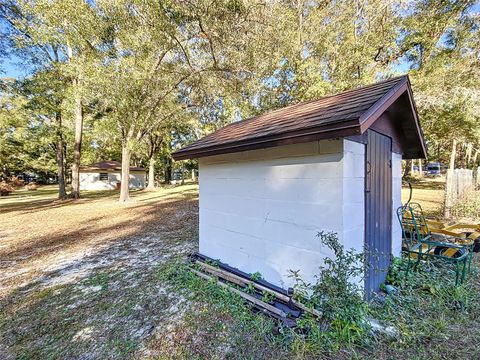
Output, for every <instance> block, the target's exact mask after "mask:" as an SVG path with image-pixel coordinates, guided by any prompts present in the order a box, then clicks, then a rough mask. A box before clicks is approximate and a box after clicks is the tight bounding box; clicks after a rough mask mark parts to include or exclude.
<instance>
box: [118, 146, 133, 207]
mask: <svg viewBox="0 0 480 360" xmlns="http://www.w3.org/2000/svg"><path fill="white" fill-rule="evenodd" d="M131 155H132V154H131V150H130V148H129V141H127V140H125V141H123V142H122V178H121V181H122V183H121V185H120V200H119V201H120V202H122V203H125V202H128V201H129V200H130V192H129V188H128V184H129V180H130V156H131Z"/></svg>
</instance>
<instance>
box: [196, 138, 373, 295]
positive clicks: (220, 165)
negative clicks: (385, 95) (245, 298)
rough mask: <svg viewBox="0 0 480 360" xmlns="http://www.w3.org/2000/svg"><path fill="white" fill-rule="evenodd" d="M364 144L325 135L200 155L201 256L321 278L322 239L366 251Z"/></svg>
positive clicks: (269, 274) (273, 275)
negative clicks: (328, 235) (334, 236)
mask: <svg viewBox="0 0 480 360" xmlns="http://www.w3.org/2000/svg"><path fill="white" fill-rule="evenodd" d="M364 156H365V146H364V145H362V144H359V143H355V142H351V141H348V140H322V141H316V142H310V143H304V144H295V145H288V146H281V147H276V148H269V149H263V150H254V151H247V152H240V153H234V154H226V155H218V156H211V157H206V158H201V159H200V160H199V170H200V171H199V184H200V245H199V248H200V249H199V250H200V252H201V253H202V254H204V255H207V256H209V257H212V258H215V259H220V260H221V261H222V262H225V263H228V264H229V265H231V266H234V267H236V268H239V269H241V270H243V271H245V272H248V273H253V272H256V271H258V272H260V273H261V274H262V276H263V277H264V278H265V279H267V280H268V281H270V282H272V283H274V284H276V285H279V286H282V287H284V288H287V287H289V286H292V285H293V282H292V279H290V278H289V277H288V275H289V271H288V270H290V269H292V270H300V274H301V275H302V277H303V278H304V279H305V280H306V281H315V279H314V276H315V275H317V274H318V268H319V266H320V265H321V264H322V260H323V258H324V257H325V256H331V254H330V252H329V250H328V249H326V248H325V247H323V246H322V245H321V243H320V241H319V239H318V238H317V237H316V234H317V232H318V231H320V230H325V231H334V232H337V233H338V236H339V239H340V241H342V242H344V243H345V245H346V246H347V247H355V248H357V249H358V250H359V251H361V249H362V247H363V241H364V239H363V236H364V192H363V189H364V162H365V161H364Z"/></svg>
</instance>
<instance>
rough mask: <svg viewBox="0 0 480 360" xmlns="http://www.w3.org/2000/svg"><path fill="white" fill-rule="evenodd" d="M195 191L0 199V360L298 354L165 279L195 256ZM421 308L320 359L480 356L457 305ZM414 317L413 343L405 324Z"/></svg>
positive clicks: (431, 201) (21, 194) (438, 201)
mask: <svg viewBox="0 0 480 360" xmlns="http://www.w3.org/2000/svg"><path fill="white" fill-rule="evenodd" d="M197 192H198V187H197V186H196V185H184V186H178V187H173V188H167V189H158V190H156V191H151V192H150V191H136V192H133V193H132V201H131V202H130V203H128V204H126V205H121V204H119V203H118V202H117V198H118V193H117V192H115V191H106V192H105V191H104V192H84V193H83V194H82V195H83V198H82V199H80V200H76V201H74V200H65V201H59V200H56V188H55V187H54V186H44V187H40V188H39V189H38V190H37V191H17V192H15V193H13V194H12V195H10V196H8V197H2V198H0V359H1V360H4V359H8V360H9V359H126V358H129V359H131V358H138V359H140V358H142V359H143V358H160V359H164V358H166V359H170V358H179V359H183V358H197V359H204V358H205V359H212V358H238V359H245V358H251V359H256V358H267V357H269V358H275V359H276V358H306V357H308V356H309V355H308V354H309V352H308V349H303V348H302V349H300V348H299V347H295V344H293V347H292V346H290V347H289V348H287V347H286V345H285V343H284V342H281V341H279V340H278V338H277V337H275V335H274V334H273V333H272V331H271V330H270V327H271V322H269V320H264V318H265V317H263V316H260V315H259V317H260V320H258V321H254V322H252V321H250V320H248V319H250V318H249V317H248V316H247V315H245V314H246V313H244V312H242V311H241V310H240V311H237V312H238V313H239V314H243V315H242V316H243V317H242V316H241V317H238V316H234V315H232V313H231V311H230V310H228V311H227V310H225V308H221V307H218V306H217V305H215V303H209V302H206V301H204V300H202V299H204V298H205V297H208V296H211V293H210V290H209V288H208V287H206V288H202V289H201V290H200V291H199V292H197V293H193V295H192V294H191V293H188V292H185V291H182V290H181V288H182V286H183V285H184V284H182V282H180V283H178V284H176V285H175V286H172V285H171V284H167V283H168V281H169V280H170V279H169V276H170V275H169V274H174V273H175V269H173V272H172V264H175V259H177V258H184V257H185V255H186V254H187V253H189V252H192V251H195V250H196V249H197V241H198V234H197V229H198V193H197ZM403 197H404V199H405V197H408V195H407V194H406V193H405V191H404V194H403ZM442 199H443V187H442V183H441V182H439V181H436V182H420V183H418V184H415V186H414V193H413V200H415V201H419V202H421V203H422V205H423V206H424V208H425V210H426V211H427V212H429V213H431V214H436V213H439V211H440V209H441V206H442ZM173 266H174V265H173ZM165 269H168V272H167V271H166V270H165ZM474 283H475V284H476V285H475V286H478V281H477V280H474ZM429 291H433V290H431V288H428V289H427V293H428V294H429ZM479 293H480V292H479ZM412 299H413V298H412ZM412 299H411V300H412ZM414 300H415V299H413V300H412V301H414ZM235 304H237V303H235ZM435 304H436V303H435ZM237 305H238V304H237ZM414 305H416V304H414ZM421 305H422V306H423V307H421V309H422V310H417V309H416V308H415V306H413V307H412V304H408V306H407V305H406V306H405V310H404V314H403V315H402V318H401V319H400V320H401V321H403V322H402V324H405V325H402V326H405V329H404V328H402V331H403V330H405V332H407V333H409V336H410V337H412V336H413V338H414V340H410V341H409V342H403V341H398V342H394V343H390V342H386V341H383V340H382V341H379V342H378V344H377V345H373V344H370V345H365V348H363V347H355V348H354V349H351V348H347V349H338V351H337V353H335V355H334V356H332V355H331V353H328V354H325V357H333V358H342V359H348V358H352V357H354V358H371V359H394V358H402V359H410V358H425V359H427V358H428V359H430V358H432V359H435V358H449V359H450V358H454V357H455V355H456V354H469V355H470V357H471V358H476V355H479V351H478V350H477V348H476V345H475V344H476V340H477V338H478V336H480V327H479V326H478V321H479V320H480V319H479V317H480V314H479V312H478V311H477V312H474V313H468V314H465V313H462V312H459V315H458V318H457V317H456V315H455V314H456V312H455V309H453V310H452V309H451V308H448V309H446V310H445V311H444V310H442V309H441V308H440V309H439V310H438V311H440V312H439V313H438V314H436V312H434V313H433V314H432V313H426V312H425V306H428V305H429V304H428V301H427V302H426V304H425V303H424V304H421ZM392 306H394V305H392ZM435 306H437V305H435ZM435 309H436V308H435ZM435 309H434V311H437V310H435ZM237 310H238V309H237ZM447 310H448V311H447ZM432 311H433V310H432ZM442 311H443V312H442ZM452 311H453V312H452ZM452 314H453V315H452ZM383 316H385V317H386V318H388V316H390V315H389V314H384V315H383ZM422 316H424V317H426V320H425V321H423V322H422V321H419V322H418V324H419V325H418V326H419V327H418V332H419V333H421V334H422V336H421V338H419V339H416V338H415V337H414V334H412V329H411V327H412V324H415V327H416V326H417V322H416V321H417V320H418V319H420V320H422ZM415 319H416V320H415ZM269 326H270V327H269ZM437 327H440V328H437ZM415 331H416V330H413V332H415ZM425 333H427V334H429V336H431V337H430V338H429V337H428V336H425V335H423V334H425ZM466 333H468V334H469V335H468V336H465V334H466ZM437 337H438V338H437ZM452 339H453V340H452ZM412 344H413V345H412ZM414 346H418V347H419V348H421V349H423V350H421V351H420V352H417V351H416V348H415V347H414ZM456 346H461V347H462V348H461V349H460V351H459V352H458V353H457V352H456ZM430 347H431V349H432V352H431V351H430V350H427V351H425V348H427V349H430ZM445 347H448V348H449V349H447V350H446V351H444V348H445ZM442 354H443V355H442ZM452 354H453V355H452ZM452 356H453V357H452ZM459 358H462V356H460V357H459Z"/></svg>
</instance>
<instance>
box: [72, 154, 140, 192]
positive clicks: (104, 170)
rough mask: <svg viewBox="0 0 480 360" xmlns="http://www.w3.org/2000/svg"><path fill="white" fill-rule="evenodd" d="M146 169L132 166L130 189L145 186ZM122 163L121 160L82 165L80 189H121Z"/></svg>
mask: <svg viewBox="0 0 480 360" xmlns="http://www.w3.org/2000/svg"><path fill="white" fill-rule="evenodd" d="M145 175H146V173H145V169H144V168H142V167H133V166H131V167H130V181H129V184H128V187H129V188H130V189H143V188H144V187H145ZM121 179H122V164H121V163H120V162H119V161H111V160H108V161H100V162H98V163H95V164H91V165H88V166H81V167H80V190H114V189H120V183H121Z"/></svg>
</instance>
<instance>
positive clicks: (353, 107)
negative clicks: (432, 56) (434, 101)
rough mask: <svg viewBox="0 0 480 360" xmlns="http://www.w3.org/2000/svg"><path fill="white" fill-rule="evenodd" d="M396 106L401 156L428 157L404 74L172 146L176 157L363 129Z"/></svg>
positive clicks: (355, 132)
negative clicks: (400, 125)
mask: <svg viewBox="0 0 480 360" xmlns="http://www.w3.org/2000/svg"><path fill="white" fill-rule="evenodd" d="M401 97H402V98H403V101H399V102H401V106H398V105H397V106H395V107H394V111H395V112H396V113H397V115H398V114H399V116H396V117H395V121H400V122H402V127H403V129H402V131H403V133H404V134H403V135H404V138H405V139H406V140H405V141H407V142H408V144H406V145H407V146H405V147H404V148H407V149H408V150H407V151H406V153H404V157H405V158H424V157H426V146H425V141H424V138H423V133H422V130H421V128H420V124H419V121H418V114H417V111H416V108H415V104H414V101H413V95H412V90H411V86H410V81H409V79H408V76H401V77H396V78H393V79H389V80H385V81H381V82H377V83H375V84H372V85H368V86H364V87H359V88H357V89H353V90H349V91H345V92H342V93H339V94H336V95H330V96H325V97H322V98H320V99H317V100H313V101H308V102H302V103H298V104H295V105H291V106H288V107H285V108H282V109H279V110H274V111H271V112H268V113H266V114H263V115H260V116H255V117H252V118H250V119H247V120H242V121H238V122H235V123H232V124H230V125H227V126H225V127H223V128H221V129H219V130H217V131H215V132H214V133H212V134H210V135H208V136H205V137H204V138H202V139H200V140H198V141H196V142H194V143H192V144H190V145H188V146H186V147H184V148H182V149H180V150H178V151H176V152H174V153H173V154H172V155H173V158H174V159H175V160H183V159H191V158H199V157H204V156H210V155H216V154H223V153H232V152H238V151H245V150H253V149H261V148H267V147H274V146H279V145H286V144H293V143H301V142H308V141H314V140H320V139H328V138H338V137H346V136H355V135H361V134H363V133H364V132H365V131H366V130H367V129H368V128H369V127H370V126H371V125H372V124H373V123H374V122H375V120H376V119H378V118H379V117H380V116H381V115H382V114H383V113H384V112H386V111H387V110H390V111H392V109H389V108H390V107H393V105H394V103H395V102H396V100H397V99H400V98H401Z"/></svg>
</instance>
